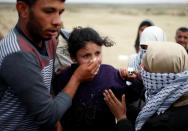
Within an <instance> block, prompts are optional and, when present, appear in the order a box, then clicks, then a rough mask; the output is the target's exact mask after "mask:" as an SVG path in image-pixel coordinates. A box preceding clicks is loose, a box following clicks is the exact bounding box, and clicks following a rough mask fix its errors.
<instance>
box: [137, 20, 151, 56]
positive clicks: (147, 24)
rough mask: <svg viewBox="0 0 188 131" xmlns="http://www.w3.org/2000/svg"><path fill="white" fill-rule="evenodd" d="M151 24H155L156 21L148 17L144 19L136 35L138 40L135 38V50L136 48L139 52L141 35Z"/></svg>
mask: <svg viewBox="0 0 188 131" xmlns="http://www.w3.org/2000/svg"><path fill="white" fill-rule="evenodd" d="M149 26H154V23H153V22H152V21H151V20H149V19H146V20H143V21H142V22H141V23H140V25H139V27H138V32H137V36H136V40H135V45H134V46H135V50H136V53H138V52H139V51H140V36H141V34H142V32H143V30H144V29H145V28H146V27H149Z"/></svg>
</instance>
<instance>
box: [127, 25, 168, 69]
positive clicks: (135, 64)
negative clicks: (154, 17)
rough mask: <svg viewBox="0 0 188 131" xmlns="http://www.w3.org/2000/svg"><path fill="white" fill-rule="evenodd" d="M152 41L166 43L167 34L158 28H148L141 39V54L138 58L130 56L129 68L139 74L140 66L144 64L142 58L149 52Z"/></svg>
mask: <svg viewBox="0 0 188 131" xmlns="http://www.w3.org/2000/svg"><path fill="white" fill-rule="evenodd" d="M150 41H166V34H165V32H164V31H163V30H162V29H161V28H160V27H158V26H150V27H147V28H146V29H145V30H144V31H143V32H142V34H141V37H140V52H139V53H138V54H137V55H136V56H130V61H129V63H128V67H132V68H133V70H135V71H136V72H138V70H139V67H140V64H141V63H142V56H143V54H144V53H145V52H146V50H147V46H148V44H149V42H150Z"/></svg>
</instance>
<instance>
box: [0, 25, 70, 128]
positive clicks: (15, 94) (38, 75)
mask: <svg viewBox="0 0 188 131" xmlns="http://www.w3.org/2000/svg"><path fill="white" fill-rule="evenodd" d="M55 49H56V40H55V38H54V39H51V40H49V41H46V42H44V43H43V47H42V48H41V49H38V48H37V47H36V46H35V45H34V44H33V43H32V42H31V41H29V40H28V39H27V38H26V37H25V36H24V34H23V33H22V32H21V30H19V28H18V27H15V28H14V29H12V30H11V31H10V33H9V34H8V35H7V36H6V37H5V38H4V39H3V40H1V42H0V88H1V87H5V90H3V92H2V91H1V90H0V91H1V96H0V130H1V131H4V130H6V131H12V130H19V131H20V130H24V131H30V130H31V131H37V130H39V129H41V128H44V127H45V128H50V127H52V126H53V125H54V124H55V123H56V122H57V121H58V120H59V119H60V118H61V117H62V115H63V114H64V112H65V111H66V110H67V108H69V107H70V105H71V99H70V97H69V96H68V95H67V94H65V93H63V92H61V93H59V94H58V95H57V96H56V97H55V98H54V99H52V98H51V96H50V87H51V80H52V74H53V61H54V60H53V59H54V54H55Z"/></svg>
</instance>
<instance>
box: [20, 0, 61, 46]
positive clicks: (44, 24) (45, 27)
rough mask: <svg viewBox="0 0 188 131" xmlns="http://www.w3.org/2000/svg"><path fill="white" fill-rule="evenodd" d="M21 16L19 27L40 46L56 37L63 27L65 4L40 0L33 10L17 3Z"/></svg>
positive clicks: (57, 0)
mask: <svg viewBox="0 0 188 131" xmlns="http://www.w3.org/2000/svg"><path fill="white" fill-rule="evenodd" d="M17 9H18V12H19V15H20V18H19V21H22V24H20V22H18V26H19V27H20V28H21V30H22V31H23V32H24V34H25V35H26V36H27V37H28V38H29V39H30V40H31V41H32V42H33V43H35V44H37V45H38V46H40V45H41V43H42V40H49V39H51V38H52V37H56V36H57V35H58V32H59V30H60V27H61V25H62V21H61V14H62V13H63V11H64V2H62V1H60V0H38V1H37V2H36V3H35V4H34V5H33V6H32V7H31V8H30V7H29V6H28V5H27V4H25V3H24V2H22V1H19V2H17Z"/></svg>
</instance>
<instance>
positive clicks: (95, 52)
mask: <svg viewBox="0 0 188 131" xmlns="http://www.w3.org/2000/svg"><path fill="white" fill-rule="evenodd" d="M112 45H113V42H112V41H111V40H109V39H108V37H101V36H100V35H99V34H98V33H97V32H96V31H95V30H94V29H92V28H90V27H85V28H83V27H77V28H75V29H74V30H73V31H72V33H71V35H70V37H69V39H68V51H69V53H70V56H71V58H72V61H73V62H74V64H72V65H71V67H70V68H68V69H66V70H63V71H62V72H61V73H60V74H59V75H57V76H56V77H55V79H54V86H53V87H54V92H56V93H58V92H59V91H61V90H62V88H64V87H65V85H66V83H67V82H68V80H69V79H70V77H71V76H72V74H73V73H74V71H75V69H77V67H78V65H82V64H84V63H88V62H89V61H93V60H94V61H97V62H98V63H99V64H100V68H99V70H98V71H97V72H96V75H95V77H94V79H93V80H92V81H90V82H82V83H81V84H80V85H79V88H78V91H77V93H76V95H75V97H74V99H73V103H72V106H71V108H70V109H69V110H68V111H67V112H66V113H65V115H64V116H63V118H62V120H61V122H62V127H63V130H64V131H75V130H82V131H96V130H100V131H102V130H108V131H113V130H115V118H114V116H113V115H112V114H111V112H110V110H109V109H108V107H107V105H106V104H105V102H104V100H103V91H104V90H105V89H111V90H113V91H114V93H115V94H116V96H117V97H121V95H122V94H123V93H124V92H126V89H127V88H128V87H127V86H126V83H125V81H123V80H122V79H121V78H120V75H119V72H118V70H117V69H115V68H114V67H112V66H110V65H106V64H101V63H102V46H106V47H109V46H112ZM130 89H132V88H131V87H130ZM133 97H135V96H133ZM127 99H129V98H127ZM129 100H130V99H129Z"/></svg>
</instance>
